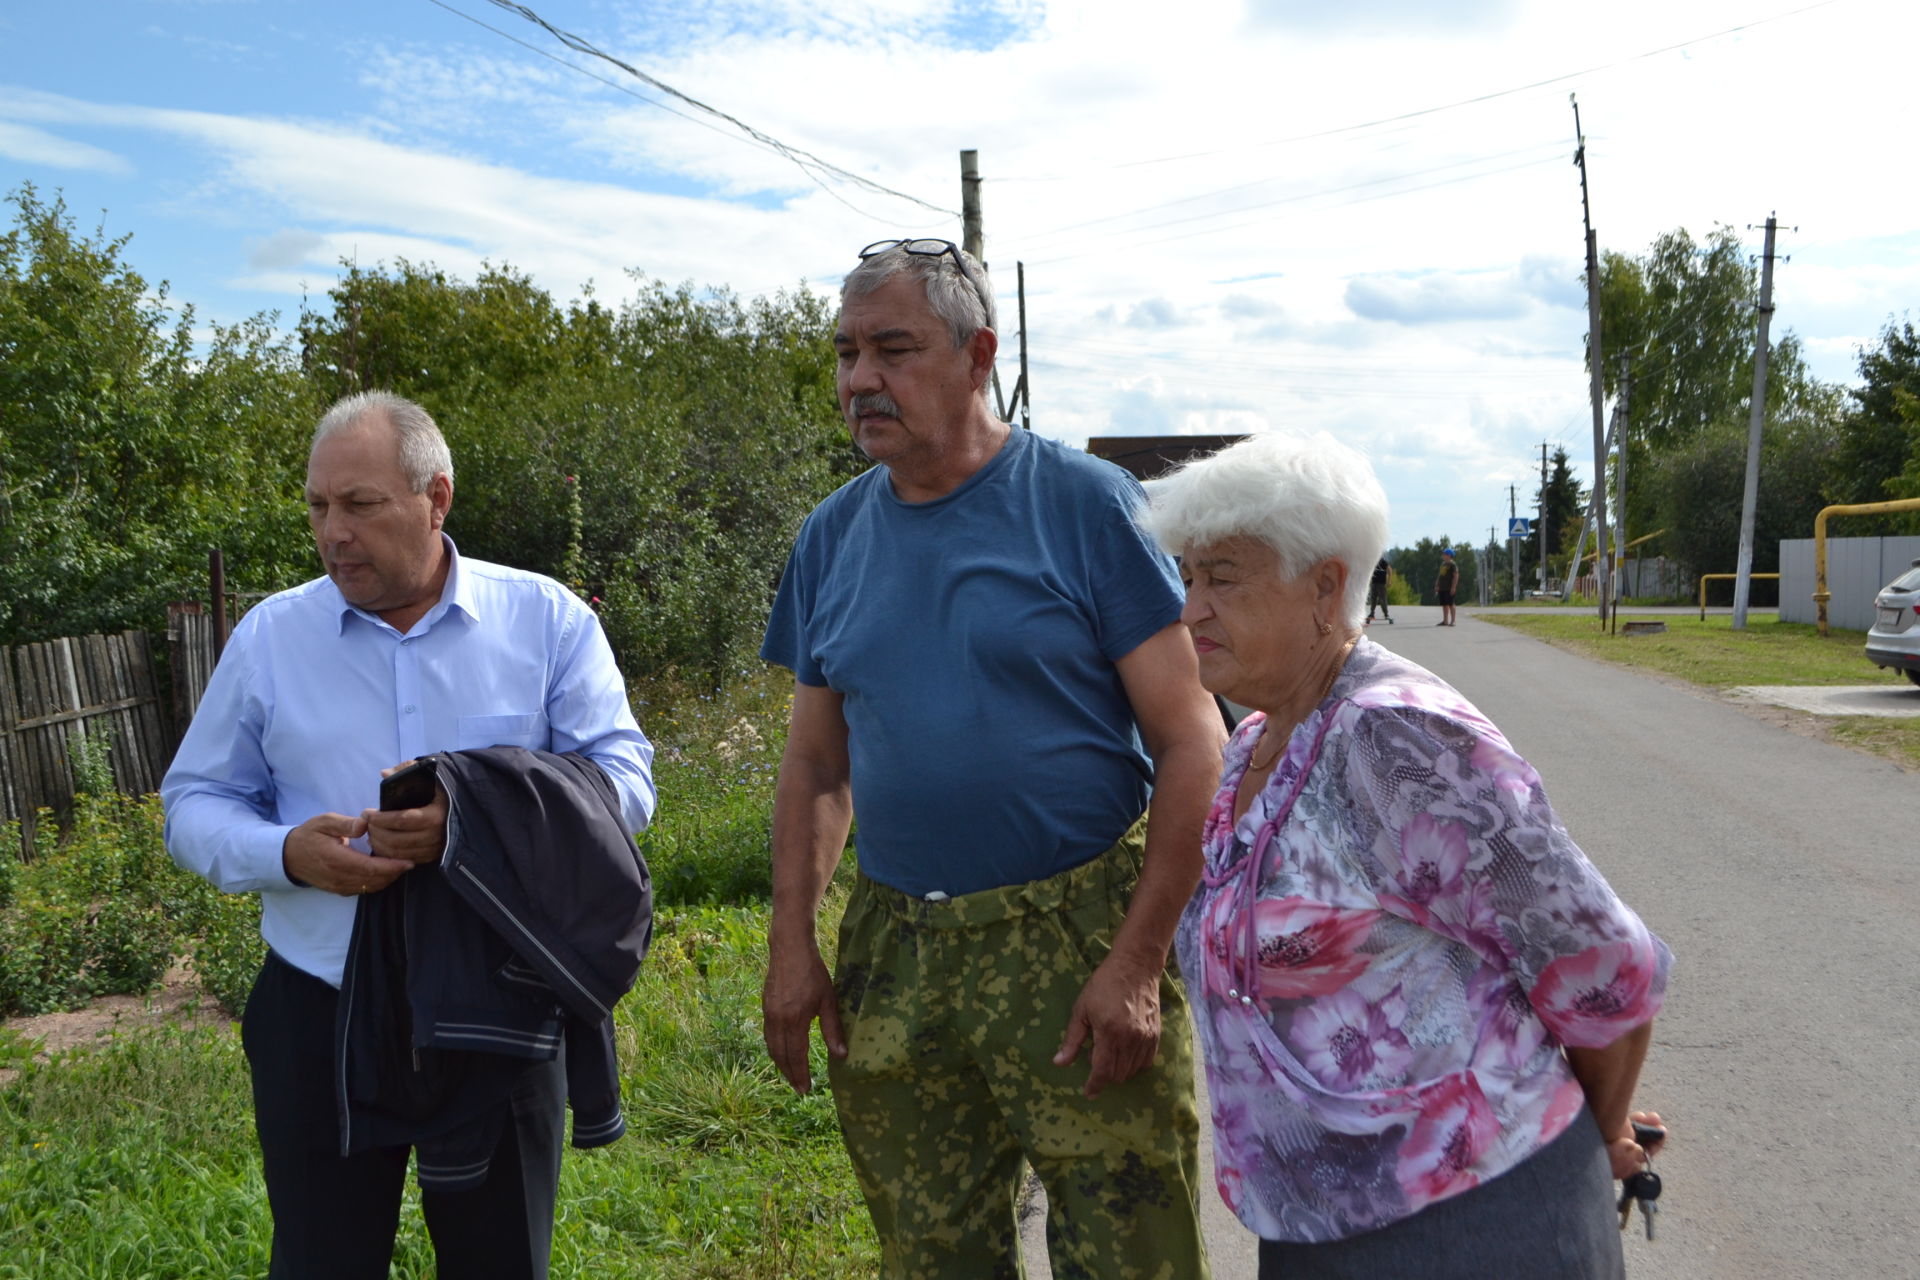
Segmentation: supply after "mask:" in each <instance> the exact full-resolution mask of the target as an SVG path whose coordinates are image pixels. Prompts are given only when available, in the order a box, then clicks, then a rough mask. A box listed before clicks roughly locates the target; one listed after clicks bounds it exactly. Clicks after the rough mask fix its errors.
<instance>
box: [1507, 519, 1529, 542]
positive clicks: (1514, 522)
mask: <svg viewBox="0 0 1920 1280" xmlns="http://www.w3.org/2000/svg"><path fill="white" fill-rule="evenodd" d="M1532 524H1533V522H1532V521H1530V520H1528V519H1527V518H1526V517H1525V516H1515V517H1513V518H1512V519H1511V520H1509V521H1507V536H1508V537H1509V538H1524V537H1527V536H1528V534H1529V533H1530V532H1531V530H1532Z"/></svg>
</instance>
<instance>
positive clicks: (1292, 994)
mask: <svg viewBox="0 0 1920 1280" xmlns="http://www.w3.org/2000/svg"><path fill="white" fill-rule="evenodd" d="M1379 918H1380V913H1379V912H1378V911H1343V910H1341V909H1339V908H1338V907H1330V906H1327V905H1326V904H1324V903H1319V902H1309V901H1307V900H1306V899H1304V898H1268V899H1263V900H1262V901H1260V902H1259V903H1258V904H1256V905H1255V906H1254V909H1253V920H1254V945H1255V947H1256V949H1257V950H1256V955H1257V958H1258V961H1259V970H1260V986H1259V995H1260V997H1261V998H1262V999H1263V1000H1301V999H1305V998H1307V997H1308V996H1323V995H1326V994H1328V993H1329V992H1332V991H1338V990H1339V989H1340V988H1341V987H1344V986H1346V985H1347V984H1348V983H1349V982H1352V981H1353V980H1354V979H1355V978H1357V977H1359V976H1360V975H1361V974H1362V973H1365V972H1366V969H1367V957H1365V956H1363V955H1359V954H1357V950H1358V948H1359V947H1360V945H1361V944H1362V943H1363V942H1365V941H1366V940H1367V935H1368V934H1370V933H1372V932H1373V922H1374V921H1375V920H1377V919H1379ZM1236 926H1237V927H1236ZM1227 932H1228V936H1227V937H1225V938H1221V937H1220V936H1219V935H1217V934H1216V935H1214V939H1215V943H1216V945H1220V944H1224V945H1225V947H1226V948H1227V949H1228V950H1227V953H1226V954H1227V955H1229V956H1230V957H1231V961H1232V969H1233V973H1234V975H1235V976H1236V977H1238V976H1239V975H1240V974H1242V973H1243V972H1244V971H1245V951H1244V948H1245V946H1246V933H1245V922H1244V921H1235V922H1233V925H1230V926H1229V928H1228V931H1227Z"/></svg>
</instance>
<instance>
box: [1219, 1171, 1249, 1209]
mask: <svg viewBox="0 0 1920 1280" xmlns="http://www.w3.org/2000/svg"><path fill="white" fill-rule="evenodd" d="M1246 1181H1247V1180H1246V1176H1245V1175H1244V1174H1242V1173H1241V1172H1240V1170H1238V1169H1231V1168H1228V1167H1227V1166H1226V1165H1225V1164H1223V1163H1221V1162H1219V1161H1215V1162H1214V1169H1213V1185H1214V1186H1215V1187H1216V1188H1217V1189H1218V1190H1219V1192H1220V1199H1221V1200H1222V1201H1224V1202H1225V1203H1226V1206H1227V1208H1228V1209H1230V1210H1231V1211H1232V1212H1233V1216H1234V1217H1236V1218H1237V1217H1239V1216H1240V1210H1241V1208H1242V1207H1243V1206H1244V1205H1245V1204H1246Z"/></svg>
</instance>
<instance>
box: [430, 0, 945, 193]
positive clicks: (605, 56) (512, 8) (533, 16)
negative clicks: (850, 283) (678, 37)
mask: <svg viewBox="0 0 1920 1280" xmlns="http://www.w3.org/2000/svg"><path fill="white" fill-rule="evenodd" d="M429 2H430V3H432V4H436V5H438V6H439V7H440V8H443V9H447V10H448V11H449V12H451V13H455V14H458V15H459V16H460V17H463V18H465V17H467V15H466V14H464V13H460V11H459V10H457V9H453V8H451V7H450V6H448V5H446V4H443V3H442V2H441V0H429ZM490 3H492V4H493V5H494V6H495V7H496V8H500V9H505V10H506V11H507V12H509V13H514V14H518V15H519V16H520V17H522V18H525V19H526V20H527V21H528V22H531V23H533V24H534V25H535V26H537V27H540V28H541V29H542V30H544V31H546V32H547V33H548V34H549V35H551V36H553V38H554V39H556V40H558V41H559V42H560V43H561V44H564V45H566V46H567V47H568V48H569V49H572V50H574V51H575V52H576V53H583V54H586V55H587V56H588V57H592V58H598V59H600V60H601V61H602V62H606V63H609V64H610V65H612V66H615V67H618V68H619V69H620V70H622V71H624V72H626V73H627V74H628V75H630V76H632V77H633V78H634V79H636V80H638V81H640V82H641V83H642V84H645V85H648V86H649V87H651V88H653V89H656V90H658V91H659V92H661V93H664V94H666V95H668V96H669V97H673V98H676V99H678V100H679V101H681V102H683V103H685V104H687V105H688V106H690V107H692V108H694V109H695V110H697V111H701V112H704V113H706V114H707V115H710V116H712V117H714V118H715V119H718V120H723V121H725V122H726V123H727V124H730V125H732V126H733V127H734V128H735V129H738V130H739V131H740V132H741V133H743V134H745V135H746V136H747V137H748V138H750V139H752V140H753V141H754V142H756V143H758V144H760V145H761V146H762V147H765V148H768V149H770V150H772V151H775V152H777V153H778V154H780V155H781V156H783V157H785V158H786V159H787V160H790V161H791V162H793V164H794V165H795V166H796V167H798V168H799V169H800V170H801V171H802V172H803V173H806V174H807V175H808V176H809V177H811V178H813V180H814V181H815V182H820V176H819V175H820V174H830V175H832V176H833V177H835V178H838V179H840V180H842V181H844V182H848V183H851V184H853V185H854V186H857V187H860V188H862V189H863V190H866V191H870V192H873V193H874V194H875V195H883V196H892V197H894V198H895V199H899V200H906V201H909V202H911V203H913V204H917V205H919V206H921V207H922V208H925V209H930V210H932V211H933V212H934V213H939V214H946V215H949V216H952V217H958V216H959V211H958V210H955V209H948V208H945V207H943V206H941V205H937V204H933V203H931V202H929V201H926V200H922V199H921V198H920V197H918V196H913V195H908V194H907V193H906V192H904V191H896V190H894V189H893V188H892V187H888V186H885V185H883V184H881V183H878V182H875V181H874V180H873V179H871V178H867V177H863V176H862V175H860V174H857V173H854V172H852V171H851V170H849V169H843V168H841V167H840V166H839V165H836V164H833V163H831V162H830V161H827V160H823V159H821V158H820V157H819V156H816V155H814V154H813V153H812V152H810V151H806V150H803V149H802V148H799V147H795V146H791V145H789V144H788V143H785V142H782V141H780V139H778V138H776V137H774V136H772V135H771V134H768V133H763V132H761V131H760V130H758V129H756V128H754V127H753V126H752V125H749V124H747V123H746V122H745V121H743V120H740V119H738V118H737V117H735V116H731V115H728V114H727V113H726V112H724V111H722V110H720V109H719V108H718V107H713V106H709V105H708V104H707V103H704V102H702V101H700V100H699V99H698V98H694V97H692V96H690V95H688V94H685V93H682V92H680V90H678V89H676V88H674V87H673V86H672V85H670V84H667V83H666V82H665V81H663V80H660V79H657V78H656V77H654V76H650V75H648V74H647V73H646V72H644V71H641V70H640V69H639V68H637V67H634V66H633V65H631V64H629V63H626V62H623V61H621V60H620V59H619V58H616V57H614V56H613V55H612V54H610V53H606V52H604V51H602V50H601V49H600V48H598V47H597V46H596V45H594V44H593V42H592V41H590V40H587V39H585V38H583V37H581V36H577V35H574V34H573V33H572V32H569V31H562V30H561V29H560V28H559V27H556V26H554V25H553V24H552V23H551V22H548V21H547V20H546V19H545V18H543V17H541V16H540V15H539V14H538V13H535V12H534V11H533V10H532V9H530V8H528V7H527V6H526V5H523V4H517V3H515V0H490ZM468 20H469V21H475V20H474V19H468ZM477 25H480V26H486V24H485V23H478V24H477ZM488 30H493V28H491V27H489V28H488ZM501 34H502V35H504V34H505V33H504V32H502V33H501ZM507 38H508V39H512V37H511V36H509V37H507ZM516 43H519V42H516ZM562 65H563V66H572V65H573V64H571V63H567V62H564V61H563V62H562ZM575 69H576V70H579V68H575ZM594 78H595V79H600V77H598V76H595V77H594ZM635 96H639V95H635ZM642 100H643V101H648V99H645V98H642ZM655 105H660V104H655ZM674 114H676V115H679V114H680V113H679V112H675V113H674ZM820 185H821V187H822V189H823V190H824V189H825V188H826V184H825V183H823V182H821V183H820ZM828 194H829V195H833V194H834V193H833V192H831V191H828ZM835 198H836V199H838V198H839V197H838V196H835ZM841 203H843V204H845V203H846V202H845V201H844V200H843V201H841ZM848 208H853V206H851V205H848ZM855 212H859V211H858V210H855Z"/></svg>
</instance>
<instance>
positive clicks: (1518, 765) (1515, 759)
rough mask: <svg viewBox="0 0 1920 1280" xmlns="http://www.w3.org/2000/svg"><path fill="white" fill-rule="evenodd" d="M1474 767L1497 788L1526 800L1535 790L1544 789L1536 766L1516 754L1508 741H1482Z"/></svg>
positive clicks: (1476, 744) (1475, 751)
mask: <svg viewBox="0 0 1920 1280" xmlns="http://www.w3.org/2000/svg"><path fill="white" fill-rule="evenodd" d="M1471 763H1472V765H1473V767H1474V768H1475V769H1476V770H1477V771H1479V772H1480V773H1481V774H1484V775H1485V776H1487V777H1488V778H1490V779H1492V781H1493V785H1494V786H1496V787H1499V788H1500V789H1501V790H1502V791H1506V792H1509V793H1511V794H1512V795H1514V796H1517V797H1519V798H1521V799H1525V798H1526V797H1527V795H1528V794H1529V793H1530V792H1532V790H1533V789H1534V788H1535V787H1537V786H1539V785H1540V775H1539V774H1538V773H1536V772H1535V771H1534V768H1533V766H1532V765H1530V764H1528V763H1527V762H1526V761H1525V760H1522V759H1521V758H1520V757H1519V756H1518V755H1517V754H1515V752H1514V750H1513V748H1512V747H1510V746H1508V745H1507V744H1506V742H1505V740H1503V739H1501V738H1497V737H1484V736H1483V737H1481V738H1479V739H1477V740H1476V741H1475V742H1474V744H1473V756H1472V759H1471Z"/></svg>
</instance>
